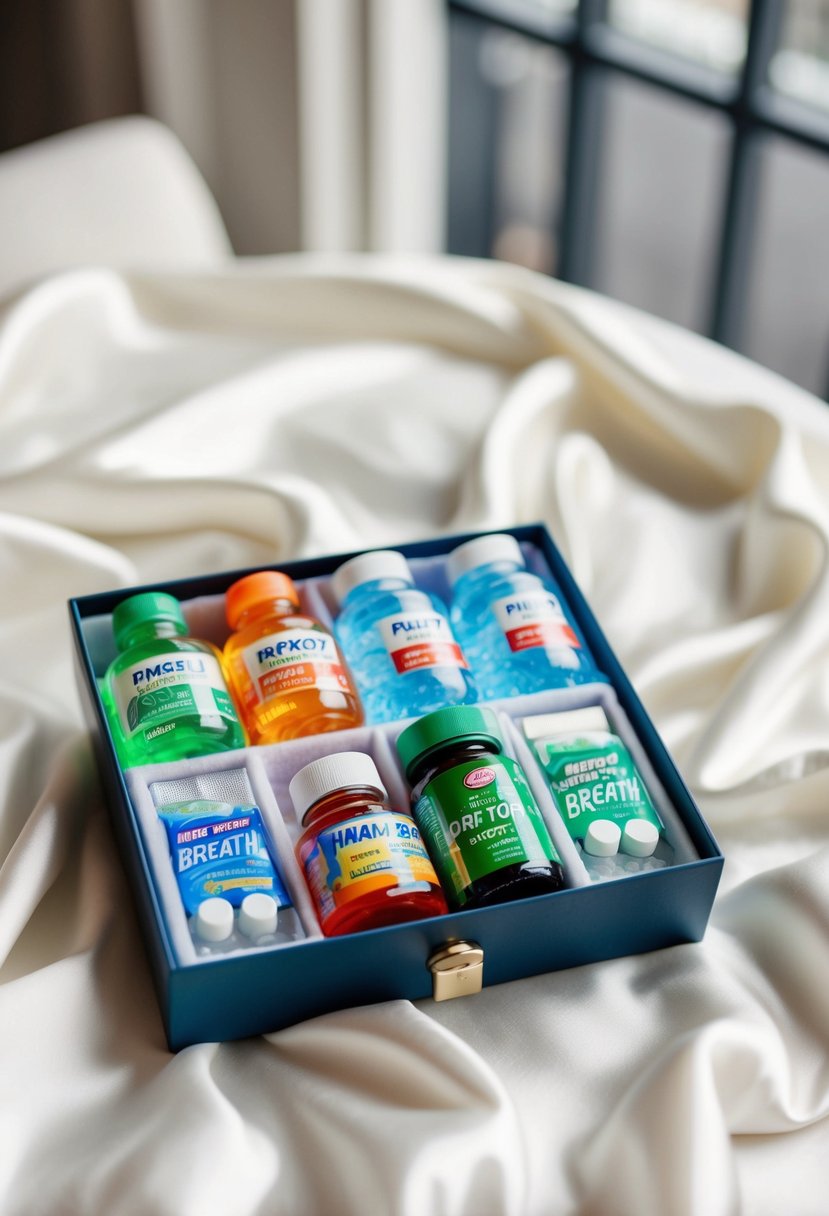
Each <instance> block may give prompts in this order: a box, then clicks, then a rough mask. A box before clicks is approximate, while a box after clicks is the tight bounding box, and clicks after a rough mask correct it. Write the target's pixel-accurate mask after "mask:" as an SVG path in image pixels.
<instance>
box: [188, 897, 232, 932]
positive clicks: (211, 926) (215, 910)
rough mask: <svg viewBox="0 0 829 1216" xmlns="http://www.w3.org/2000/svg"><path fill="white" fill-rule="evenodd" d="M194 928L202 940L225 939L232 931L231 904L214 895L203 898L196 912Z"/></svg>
mask: <svg viewBox="0 0 829 1216" xmlns="http://www.w3.org/2000/svg"><path fill="white" fill-rule="evenodd" d="M195 929H196V933H197V934H198V935H199V937H200V938H201V939H202V941H205V942H224V941H227V939H228V938H229V937H230V935H231V933H232V932H233V905H232V904H231V903H230V902H229V901H228V900H226V899H221V898H220V897H219V896H216V895H214V896H211V898H210V899H203V900H202V901H201V903H200V904H199V907H198V911H197V912H196V923H195Z"/></svg>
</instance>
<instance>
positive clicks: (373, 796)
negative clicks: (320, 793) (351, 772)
mask: <svg viewBox="0 0 829 1216" xmlns="http://www.w3.org/2000/svg"><path fill="white" fill-rule="evenodd" d="M389 809H390V808H389V803H388V800H387V798H386V796H385V795H384V794H381V792H380V791H379V790H378V789H375V787H374V786H371V785H350V786H347V787H345V788H344V789H339V790H332V791H331V793H330V794H326V795H325V796H324V797H323V798H320V800H319V801H318V802H315V803H314V805H313V806H311V807H309V808H308V810H307V811H306V812H305V814H304V815H303V817H302V826H303V828H309V827H311V826H312V825H314V826H316V827H324V826H325V824H324V823H323V821H324V820H325V819H326V818H336V819H347V818H348V817H349V816H350V815H357V814H360V813H361V812H362V813H364V814H374V813H376V812H377V811H378V810H389Z"/></svg>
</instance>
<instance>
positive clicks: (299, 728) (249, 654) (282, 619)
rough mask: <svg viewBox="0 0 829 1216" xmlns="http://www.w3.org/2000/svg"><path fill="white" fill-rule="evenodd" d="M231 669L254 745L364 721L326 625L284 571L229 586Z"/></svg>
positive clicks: (227, 664) (226, 660)
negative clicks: (304, 605)
mask: <svg viewBox="0 0 829 1216" xmlns="http://www.w3.org/2000/svg"><path fill="white" fill-rule="evenodd" d="M225 615H226V617H227V623H228V625H229V626H230V628H231V629H232V630H233V631H234V632H233V633H231V635H230V637H229V638H228V640H227V642H226V643H225V648H224V663H225V670H226V671H227V674H228V677H229V679H230V682H231V688H232V691H233V693H234V694H235V697H236V701H237V702H238V705H239V708H240V711H241V714H242V717H243V720H244V723H245V726H246V728H247V732H248V735H249V736H250V740H251V743H280V742H282V740H284V739H296V738H298V737H299V736H301V735H316V734H321V733H323V732H324V731H329V730H347V729H348V728H349V727H352V726H360V725H361V724H362V721H363V709H362V705H361V704H360V698H359V697H358V695H357V691H356V689H355V688H354V685H353V683H352V681H351V676H350V674H349V672H348V669H347V668H346V665H345V661H344V659H343V657H342V655H341V654H340V651H339V649H338V647H337V644H336V642H335V641H334V638H333V637H332V635H331V633H330V632H329V631H328V630H327V629H326V628H325V626H324V625H323V624H322V623H321V622H320V621H318V620H316V619H315V618H314V617H311V616H307V615H306V614H305V613H303V612H302V611H301V610H300V599H299V593H298V591H297V589H296V586H295V584H294V582H293V580H292V579H290V578H289V577H288V576H287V574H282V573H280V572H279V571H278V570H262V571H260V572H259V573H257V574H249V575H246V577H245V578H241V579H239V580H238V582H235V583H234V584H233V585H232V586H231V587H230V588H228V591H227V594H226V596H225Z"/></svg>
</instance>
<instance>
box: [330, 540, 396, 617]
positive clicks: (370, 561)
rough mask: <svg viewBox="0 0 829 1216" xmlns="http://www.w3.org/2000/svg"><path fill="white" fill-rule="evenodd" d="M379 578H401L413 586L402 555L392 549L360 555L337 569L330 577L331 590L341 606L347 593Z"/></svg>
mask: <svg viewBox="0 0 829 1216" xmlns="http://www.w3.org/2000/svg"><path fill="white" fill-rule="evenodd" d="M379 578H402V579H403V580H404V581H405V582H407V583H412V584H414V579H413V578H412V572H411V570H410V569H409V563H408V562H407V561H406V559H405V557H404V556H403V554H402V553H397V552H396V551H395V550H394V549H377V550H376V551H375V552H373V553H360V554H358V555H357V557H351V558H349V560H348V561H347V562H343V564H342V565H341V566H340V567H338V569H336V570H335V571H334V573H333V574H332V576H331V590H332V591H333V592H334V595H335V597H336V599H337V603H338V604H341V603H342V602H343V600H344V599H345V597H346V596H347V595H348V593H349V591H353V590H354V588H355V587H360V586H362V584H363V583H373V582H375V580H376V579H379Z"/></svg>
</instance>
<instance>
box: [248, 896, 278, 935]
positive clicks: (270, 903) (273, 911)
mask: <svg viewBox="0 0 829 1216" xmlns="http://www.w3.org/2000/svg"><path fill="white" fill-rule="evenodd" d="M276 917H277V903H276V900H275V899H274V897H273V896H272V895H268V894H267V893H266V892H265V891H254V892H253V893H252V894H251V895H246V896H245V898H244V899H243V900H242V906H241V908H240V909H239V932H240V933H244V935H245V937H252V938H254V939H255V938H257V937H262V936H264V934H266V933H276Z"/></svg>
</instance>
